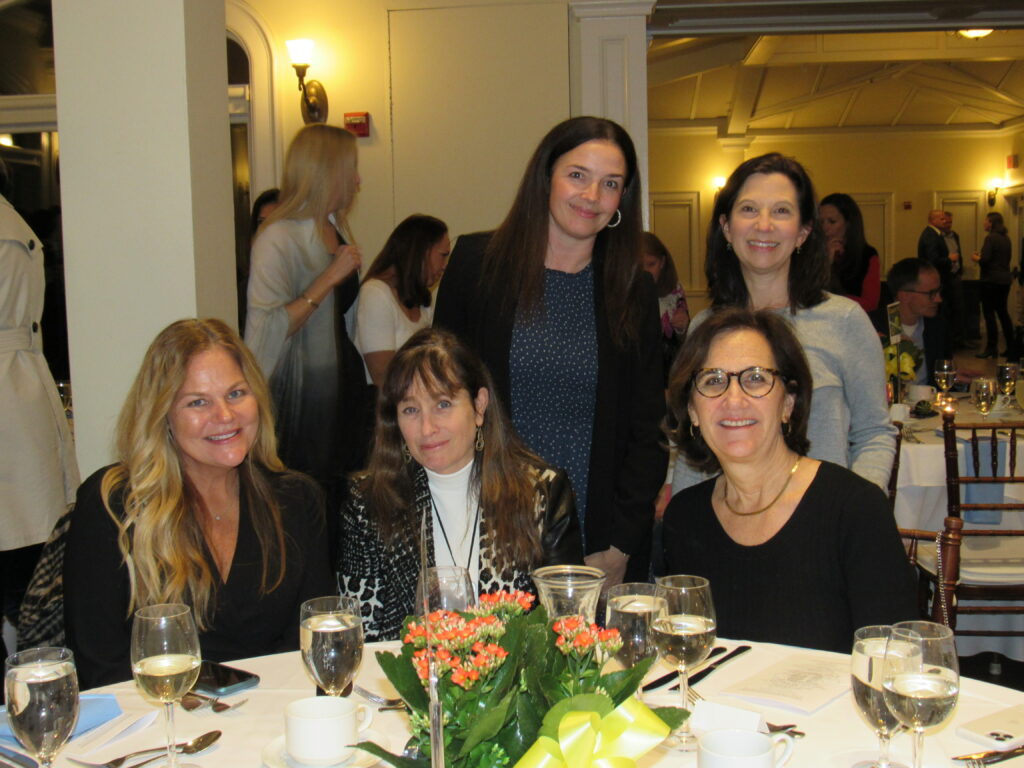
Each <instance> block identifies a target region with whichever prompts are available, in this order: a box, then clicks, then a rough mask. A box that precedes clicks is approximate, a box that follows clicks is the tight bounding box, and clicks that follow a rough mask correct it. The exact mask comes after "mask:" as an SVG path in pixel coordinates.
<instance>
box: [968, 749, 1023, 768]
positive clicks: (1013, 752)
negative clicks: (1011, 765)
mask: <svg viewBox="0 0 1024 768" xmlns="http://www.w3.org/2000/svg"><path fill="white" fill-rule="evenodd" d="M1021 755H1024V746H1020V747H1014V748H1013V749H1007V750H998V749H990V750H987V751H985V752H974V753H972V754H970V755H958V756H957V757H954V758H953V759H954V760H980V761H981V762H982V764H984V765H992V764H993V763H1001V762H1003V760H1010V759H1012V758H1014V757H1020V756H1021Z"/></svg>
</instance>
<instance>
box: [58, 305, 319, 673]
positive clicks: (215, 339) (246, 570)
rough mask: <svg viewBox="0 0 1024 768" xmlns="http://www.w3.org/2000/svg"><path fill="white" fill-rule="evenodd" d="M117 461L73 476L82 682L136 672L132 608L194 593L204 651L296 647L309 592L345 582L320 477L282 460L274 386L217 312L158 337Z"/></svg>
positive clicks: (72, 584)
mask: <svg viewBox="0 0 1024 768" xmlns="http://www.w3.org/2000/svg"><path fill="white" fill-rule="evenodd" d="M117 455H118V462H117V463H116V464H114V465H112V466H109V467H105V468H103V469H100V470H99V471H97V472H96V473H94V474H93V475H92V476H91V477H90V478H88V479H87V480H86V481H85V482H84V483H83V484H82V486H81V488H79V491H78V499H77V502H76V506H75V510H74V512H73V513H72V515H71V528H70V530H69V532H68V539H67V550H66V552H65V555H64V613H65V622H66V629H67V636H68V645H69V646H70V647H71V648H72V650H73V651H74V654H75V662H76V665H77V667H78V675H79V679H80V681H81V685H82V687H83V688H91V687H93V686H97V685H102V684H105V683H111V682H116V681H119V680H126V679H130V678H131V668H130V664H129V645H130V639H131V624H132V614H133V612H134V610H135V609H137V608H140V607H142V606H145V605H150V604H154V603H168V602H183V603H187V604H188V605H190V606H191V607H192V609H193V612H194V614H195V618H196V623H197V625H198V627H199V631H200V635H199V637H200V645H201V649H202V655H203V658H204V659H212V660H214V661H227V660H230V659H237V658H243V657H247V656H258V655H262V654H267V653H275V652H278V651H285V650H290V649H297V648H298V621H299V605H300V604H301V603H302V601H303V600H306V599H307V598H310V597H316V596H318V595H322V594H329V593H330V592H333V591H334V590H335V587H334V585H333V583H332V579H331V575H330V567H329V563H328V556H327V537H326V534H325V526H324V514H323V502H322V499H321V494H320V491H319V489H318V488H317V487H316V485H315V483H314V482H313V481H312V480H310V479H309V478H307V477H306V476H305V475H300V474H297V473H293V472H288V471H287V470H286V469H285V467H284V465H283V464H281V461H280V460H279V459H278V457H277V450H276V441H275V438H274V422H273V417H272V415H271V408H270V399H269V396H268V392H267V385H266V382H265V381H264V379H263V376H262V374H261V373H260V370H259V366H258V365H257V363H256V360H255V359H254V358H253V356H252V353H251V352H249V350H248V349H247V348H246V347H245V345H244V344H243V343H242V340H241V339H240V338H239V337H238V334H236V333H235V332H234V331H233V330H231V329H230V328H229V327H228V326H227V325H226V324H224V323H223V322H221V321H220V320H180V321H178V322H176V323H172V324H171V325H170V326H168V327H167V328H165V329H164V330H163V331H161V332H160V334H159V335H158V336H157V337H156V340H155V341H154V342H153V343H152V344H151V345H150V347H149V350H148V351H147V352H146V356H145V358H144V359H143V362H142V367H141V369H140V370H139V373H138V376H137V377H136V379H135V382H134V383H133V384H132V387H131V389H130V390H129V392H128V397H127V399H126V401H125V404H124V407H123V408H122V410H121V416H120V419H119V421H118V425H117Z"/></svg>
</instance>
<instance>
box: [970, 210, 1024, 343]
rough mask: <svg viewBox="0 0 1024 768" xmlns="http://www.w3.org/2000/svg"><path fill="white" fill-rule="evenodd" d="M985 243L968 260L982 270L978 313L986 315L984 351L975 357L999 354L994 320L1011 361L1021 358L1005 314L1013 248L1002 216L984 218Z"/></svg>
mask: <svg viewBox="0 0 1024 768" xmlns="http://www.w3.org/2000/svg"><path fill="white" fill-rule="evenodd" d="M985 231H986V232H988V234H987V235H985V242H984V243H983V244H982V246H981V253H975V254H974V255H973V256H971V258H972V259H974V261H976V262H978V264H979V265H980V266H981V311H982V312H983V313H984V314H985V336H986V337H987V339H986V343H985V351H984V352H982V353H980V354H978V355H977V357H995V356H996V355H997V354H998V353H999V330H998V329H997V328H996V317H997V316H998V317H999V323H1000V324H1001V325H1002V326H1003V336H1004V337H1006V352H1005V353H1004V355H1005V356H1006V357H1008V358H1010V359H1011V360H1016V359H1017V358H1018V357H1019V356H1020V351H1019V350H1017V349H1014V343H1013V323H1012V322H1010V313H1009V312H1007V311H1006V297H1007V296H1009V294H1010V283H1011V281H1012V278H1011V277H1010V254H1011V252H1012V246H1011V245H1010V238H1009V237H1007V236H1006V224H1004V223H1003V214H1001V213H996V212H994V211H993V212H992V213H989V214H987V215H986V216H985Z"/></svg>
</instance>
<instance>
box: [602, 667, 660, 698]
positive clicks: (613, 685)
mask: <svg viewBox="0 0 1024 768" xmlns="http://www.w3.org/2000/svg"><path fill="white" fill-rule="evenodd" d="M655 661H657V659H656V657H654V656H649V657H648V658H646V659H642V660H641V661H638V662H637V663H636V664H635V665H633V667H632V668H631V669H623V670H620V671H617V672H611V673H609V674H607V675H602V676H601V678H600V680H599V682H598V684H599V685H600V686H601V687H602V688H604V689H605V691H607V692H608V695H609V696H611V697H612V701H614V702H615V706H619V704H621V703H622V702H624V701H625V700H626V699H628V698H629V697H630V696H632V695H633V694H634V693H635V692H636V689H637V688H638V687H640V683H642V682H643V679H644V677H645V676H646V675H647V670H649V669H650V668H651V665H652V664H653V663H654V662H655Z"/></svg>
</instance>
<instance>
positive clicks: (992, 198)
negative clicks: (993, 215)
mask: <svg viewBox="0 0 1024 768" xmlns="http://www.w3.org/2000/svg"><path fill="white" fill-rule="evenodd" d="M988 185H989V187H990V189H989V191H988V207H989V208H991V207H993V206H994V205H995V204H996V195H998V194H999V190H1000V189H1002V188H1003V187H1004V186H1005V185H1006V182H1005V181H1003V180H1002V179H992V180H991V181H989V183H988Z"/></svg>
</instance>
